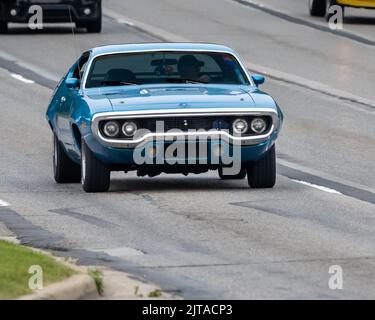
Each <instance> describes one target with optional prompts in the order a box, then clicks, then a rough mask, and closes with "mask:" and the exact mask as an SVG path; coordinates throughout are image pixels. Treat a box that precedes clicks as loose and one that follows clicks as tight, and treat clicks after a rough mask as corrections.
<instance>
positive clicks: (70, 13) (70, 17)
mask: <svg viewBox="0 0 375 320" xmlns="http://www.w3.org/2000/svg"><path fill="white" fill-rule="evenodd" d="M68 9H69V20H70V23H71V25H72V35H73V50H74V55H75V56H78V54H77V52H78V50H77V48H76V45H75V44H76V41H75V32H74V26H73V18H72V11H71V9H70V7H69V8H68ZM78 68H79V72H78V77H79V81H81V80H82V79H81V66H80V65H78Z"/></svg>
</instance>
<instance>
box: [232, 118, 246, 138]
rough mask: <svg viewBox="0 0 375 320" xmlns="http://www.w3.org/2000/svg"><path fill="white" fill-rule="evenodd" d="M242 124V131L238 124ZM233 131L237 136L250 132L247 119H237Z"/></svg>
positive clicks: (233, 124)
mask: <svg viewBox="0 0 375 320" xmlns="http://www.w3.org/2000/svg"><path fill="white" fill-rule="evenodd" d="M239 123H241V124H242V125H243V127H242V129H239V128H238V127H237V126H236V124H239ZM232 130H233V133H235V134H239V135H241V134H245V133H246V132H247V131H248V130H249V123H248V122H247V120H246V119H243V118H237V119H235V120H234V121H233V122H232Z"/></svg>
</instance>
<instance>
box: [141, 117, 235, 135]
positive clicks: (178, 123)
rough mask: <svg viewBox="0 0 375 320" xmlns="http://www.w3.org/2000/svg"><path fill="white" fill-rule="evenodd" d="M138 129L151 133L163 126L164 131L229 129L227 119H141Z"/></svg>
mask: <svg viewBox="0 0 375 320" xmlns="http://www.w3.org/2000/svg"><path fill="white" fill-rule="evenodd" d="M138 123H139V127H140V128H145V129H148V130H150V131H152V132H155V131H156V129H157V128H156V126H157V125H158V128H159V129H160V126H161V125H162V124H163V126H164V131H169V130H173V129H179V130H182V131H188V130H199V129H203V130H206V131H208V130H211V129H229V128H230V126H231V125H230V120H229V119H218V118H207V117H206V118H201V117H175V118H157V119H141V120H139V121H138Z"/></svg>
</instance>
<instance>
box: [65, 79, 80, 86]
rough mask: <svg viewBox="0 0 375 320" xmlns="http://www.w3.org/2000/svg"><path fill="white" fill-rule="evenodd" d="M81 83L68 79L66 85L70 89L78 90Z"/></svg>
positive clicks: (77, 80)
mask: <svg viewBox="0 0 375 320" xmlns="http://www.w3.org/2000/svg"><path fill="white" fill-rule="evenodd" d="M80 83H81V81H79V79H77V78H67V79H66V80H65V84H66V86H67V87H68V88H77V87H78V86H79V85H80Z"/></svg>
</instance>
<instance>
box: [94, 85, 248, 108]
mask: <svg viewBox="0 0 375 320" xmlns="http://www.w3.org/2000/svg"><path fill="white" fill-rule="evenodd" d="M246 88H248V87H239V86H229V87H228V86H226V87H224V86H203V85H199V86H195V85H183V86H168V87H166V86H163V87H155V86H142V87H131V88H128V87H126V88H124V89H116V90H113V89H112V90H108V89H107V88H106V89H105V90H103V89H101V90H100V91H101V92H100V96H101V97H102V98H103V97H104V96H105V97H106V98H107V99H108V100H109V102H110V104H111V107H112V110H113V111H131V110H150V109H181V108H226V107H231V108H242V107H243V108H251V107H254V105H255V103H254V100H253V98H252V96H251V95H250V94H249V89H246ZM88 95H89V96H90V98H91V99H95V97H96V99H98V98H99V97H98V95H97V93H96V94H94V93H92V94H88Z"/></svg>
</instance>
